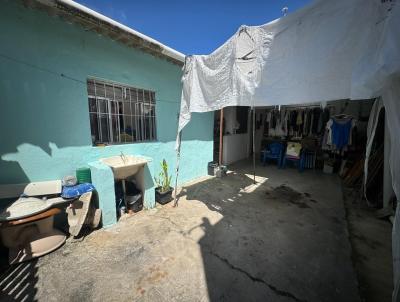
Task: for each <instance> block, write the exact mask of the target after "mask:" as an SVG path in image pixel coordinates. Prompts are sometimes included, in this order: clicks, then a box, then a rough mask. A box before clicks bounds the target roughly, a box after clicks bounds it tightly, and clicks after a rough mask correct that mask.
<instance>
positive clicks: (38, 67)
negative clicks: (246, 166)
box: [0, 1, 213, 224]
mask: <svg viewBox="0 0 400 302" xmlns="http://www.w3.org/2000/svg"><path fill="white" fill-rule="evenodd" d="M0 36H1V37H2V43H1V44H2V46H1V50H0V75H1V76H0V94H1V96H0V99H1V119H0V137H1V144H0V156H1V160H0V184H11V183H24V182H28V181H41V180H50V179H60V178H62V177H63V176H65V175H70V174H74V171H75V169H76V168H78V167H81V166H87V165H88V164H89V163H96V162H97V161H98V159H99V158H102V157H108V156H113V155H119V154H120V152H121V151H122V152H124V153H125V154H133V155H143V156H148V157H150V158H152V159H153V161H152V164H151V166H152V167H153V168H152V169H153V170H152V171H150V173H151V174H152V175H153V174H154V173H158V171H159V162H160V161H161V160H162V159H163V158H165V159H166V160H167V161H168V163H169V166H170V169H171V173H172V172H173V171H174V169H175V160H176V155H175V151H174V144H175V136H176V130H177V117H178V112H179V103H180V93H181V82H180V77H181V68H180V67H179V66H177V65H173V64H172V63H169V62H167V61H165V60H162V59H158V58H155V57H153V56H151V55H149V54H145V53H143V52H140V51H139V50H135V49H132V48H128V47H127V46H124V45H122V44H120V43H118V42H115V41H113V40H111V39H109V38H107V37H103V36H100V35H98V34H96V33H93V32H89V31H85V30H83V29H82V28H81V27H79V26H78V25H76V24H69V23H67V22H65V21H63V20H61V19H60V18H58V17H51V16H48V15H47V14H45V13H43V12H40V11H36V10H32V9H27V8H25V7H23V6H21V5H19V4H17V3H14V2H11V1H6V2H5V3H3V4H2V9H1V10H0ZM88 77H96V78H102V79H105V80H111V81H115V82H120V83H124V84H127V85H130V86H133V87H138V88H144V89H150V90H153V91H155V92H156V116H157V138H158V140H157V141H156V142H150V143H136V144H126V145H113V146H107V147H93V146H92V145H91V135H90V125H89V113H88V99H87V90H86V79H87V78H88ZM212 128H213V114H212V113H205V114H195V115H194V118H193V120H192V121H191V123H190V126H189V127H188V128H185V131H184V135H183V145H182V154H183V157H182V160H181V173H180V179H179V181H180V182H181V183H182V182H186V181H189V180H192V179H194V178H197V177H199V176H202V175H205V174H206V173H207V162H209V161H211V160H212V151H213V150H212V149H213V142H212V140H213V136H212ZM108 181H109V179H108V178H107V177H105V179H104V180H102V178H99V179H98V180H97V184H96V185H97V186H98V189H99V190H101V188H100V186H102V182H108ZM107 185H108V184H107ZM107 185H106V184H105V185H104V187H107ZM99 195H100V194H99ZM112 198H113V196H112V194H108V195H106V197H105V199H103V201H102V202H103V204H105V206H106V207H108V210H111V211H114V210H115V204H114V200H109V199H112ZM149 205H150V206H151V203H149ZM111 216H112V215H111ZM106 220H107V221H105V224H111V223H113V222H114V220H113V219H112V218H109V217H107V218H106Z"/></svg>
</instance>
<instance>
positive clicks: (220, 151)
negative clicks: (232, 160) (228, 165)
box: [218, 108, 224, 166]
mask: <svg viewBox="0 0 400 302" xmlns="http://www.w3.org/2000/svg"><path fill="white" fill-rule="evenodd" d="M223 131H224V109H223V108H222V109H221V110H220V115H219V159H218V163H219V165H220V166H221V165H222V151H223V148H224V146H223V145H224V144H223V138H224V135H223Z"/></svg>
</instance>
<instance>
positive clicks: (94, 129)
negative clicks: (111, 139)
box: [89, 113, 100, 143]
mask: <svg viewBox="0 0 400 302" xmlns="http://www.w3.org/2000/svg"><path fill="white" fill-rule="evenodd" d="M89 116H90V129H91V133H92V143H97V142H100V134H99V124H98V122H99V120H98V118H97V113H91V114H89Z"/></svg>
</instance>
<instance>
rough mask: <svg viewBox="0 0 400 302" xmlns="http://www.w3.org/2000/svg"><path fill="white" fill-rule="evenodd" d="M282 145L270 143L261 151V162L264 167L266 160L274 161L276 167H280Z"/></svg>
mask: <svg viewBox="0 0 400 302" xmlns="http://www.w3.org/2000/svg"><path fill="white" fill-rule="evenodd" d="M283 149H284V147H283V144H282V143H271V144H268V145H267V147H266V148H265V150H264V151H263V156H262V162H263V165H264V166H265V165H266V164H267V160H268V159H273V160H276V163H277V165H278V167H281V165H282V155H283Z"/></svg>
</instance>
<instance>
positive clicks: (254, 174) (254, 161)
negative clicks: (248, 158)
mask: <svg viewBox="0 0 400 302" xmlns="http://www.w3.org/2000/svg"><path fill="white" fill-rule="evenodd" d="M255 132H256V107H254V104H253V183H254V184H255V183H256V140H255Z"/></svg>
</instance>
